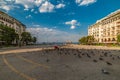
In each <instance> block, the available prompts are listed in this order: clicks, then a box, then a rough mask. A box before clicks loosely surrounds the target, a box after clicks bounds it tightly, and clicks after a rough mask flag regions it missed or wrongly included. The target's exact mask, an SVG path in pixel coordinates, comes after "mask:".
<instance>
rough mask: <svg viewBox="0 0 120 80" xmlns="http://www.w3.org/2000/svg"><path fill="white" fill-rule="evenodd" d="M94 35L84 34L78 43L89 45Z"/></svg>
mask: <svg viewBox="0 0 120 80" xmlns="http://www.w3.org/2000/svg"><path fill="white" fill-rule="evenodd" d="M94 40H95V39H94V37H93V36H86V37H82V38H80V39H79V43H80V44H85V45H91V44H93V42H94Z"/></svg>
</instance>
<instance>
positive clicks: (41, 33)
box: [27, 27, 80, 43]
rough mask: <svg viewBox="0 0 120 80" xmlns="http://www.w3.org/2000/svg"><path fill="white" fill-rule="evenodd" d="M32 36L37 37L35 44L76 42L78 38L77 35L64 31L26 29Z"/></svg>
mask: <svg viewBox="0 0 120 80" xmlns="http://www.w3.org/2000/svg"><path fill="white" fill-rule="evenodd" d="M27 31H28V32H30V33H31V34H32V35H33V36H35V37H37V43H41V42H65V41H68V40H69V41H72V42H77V41H78V39H79V38H80V35H78V34H72V33H68V32H64V31H59V30H54V29H48V28H40V27H39V28H27Z"/></svg>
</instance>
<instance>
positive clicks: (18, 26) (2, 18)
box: [0, 11, 26, 35]
mask: <svg viewBox="0 0 120 80" xmlns="http://www.w3.org/2000/svg"><path fill="white" fill-rule="evenodd" d="M0 24H3V25H6V26H8V27H11V28H13V29H15V32H16V33H18V35H20V34H21V33H22V32H24V31H25V29H26V26H25V25H24V24H22V23H21V22H20V21H18V20H16V19H15V18H13V17H11V16H9V15H8V14H6V13H4V12H2V11H0Z"/></svg>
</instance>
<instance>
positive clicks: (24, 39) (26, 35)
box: [21, 32, 32, 45]
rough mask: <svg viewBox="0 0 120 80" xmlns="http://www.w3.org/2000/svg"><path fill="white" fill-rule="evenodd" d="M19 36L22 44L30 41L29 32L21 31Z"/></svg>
mask: <svg viewBox="0 0 120 80" xmlns="http://www.w3.org/2000/svg"><path fill="white" fill-rule="evenodd" d="M21 37H22V38H21V41H22V43H23V44H26V45H27V44H28V43H30V42H32V36H31V34H30V33H29V32H23V33H22V34H21Z"/></svg>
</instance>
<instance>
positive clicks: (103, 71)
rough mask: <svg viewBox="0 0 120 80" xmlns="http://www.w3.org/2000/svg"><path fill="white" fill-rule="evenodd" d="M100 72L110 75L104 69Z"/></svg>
mask: <svg viewBox="0 0 120 80" xmlns="http://www.w3.org/2000/svg"><path fill="white" fill-rule="evenodd" d="M101 71H102V73H103V74H110V73H109V72H108V71H107V70H105V69H102V70H101Z"/></svg>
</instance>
